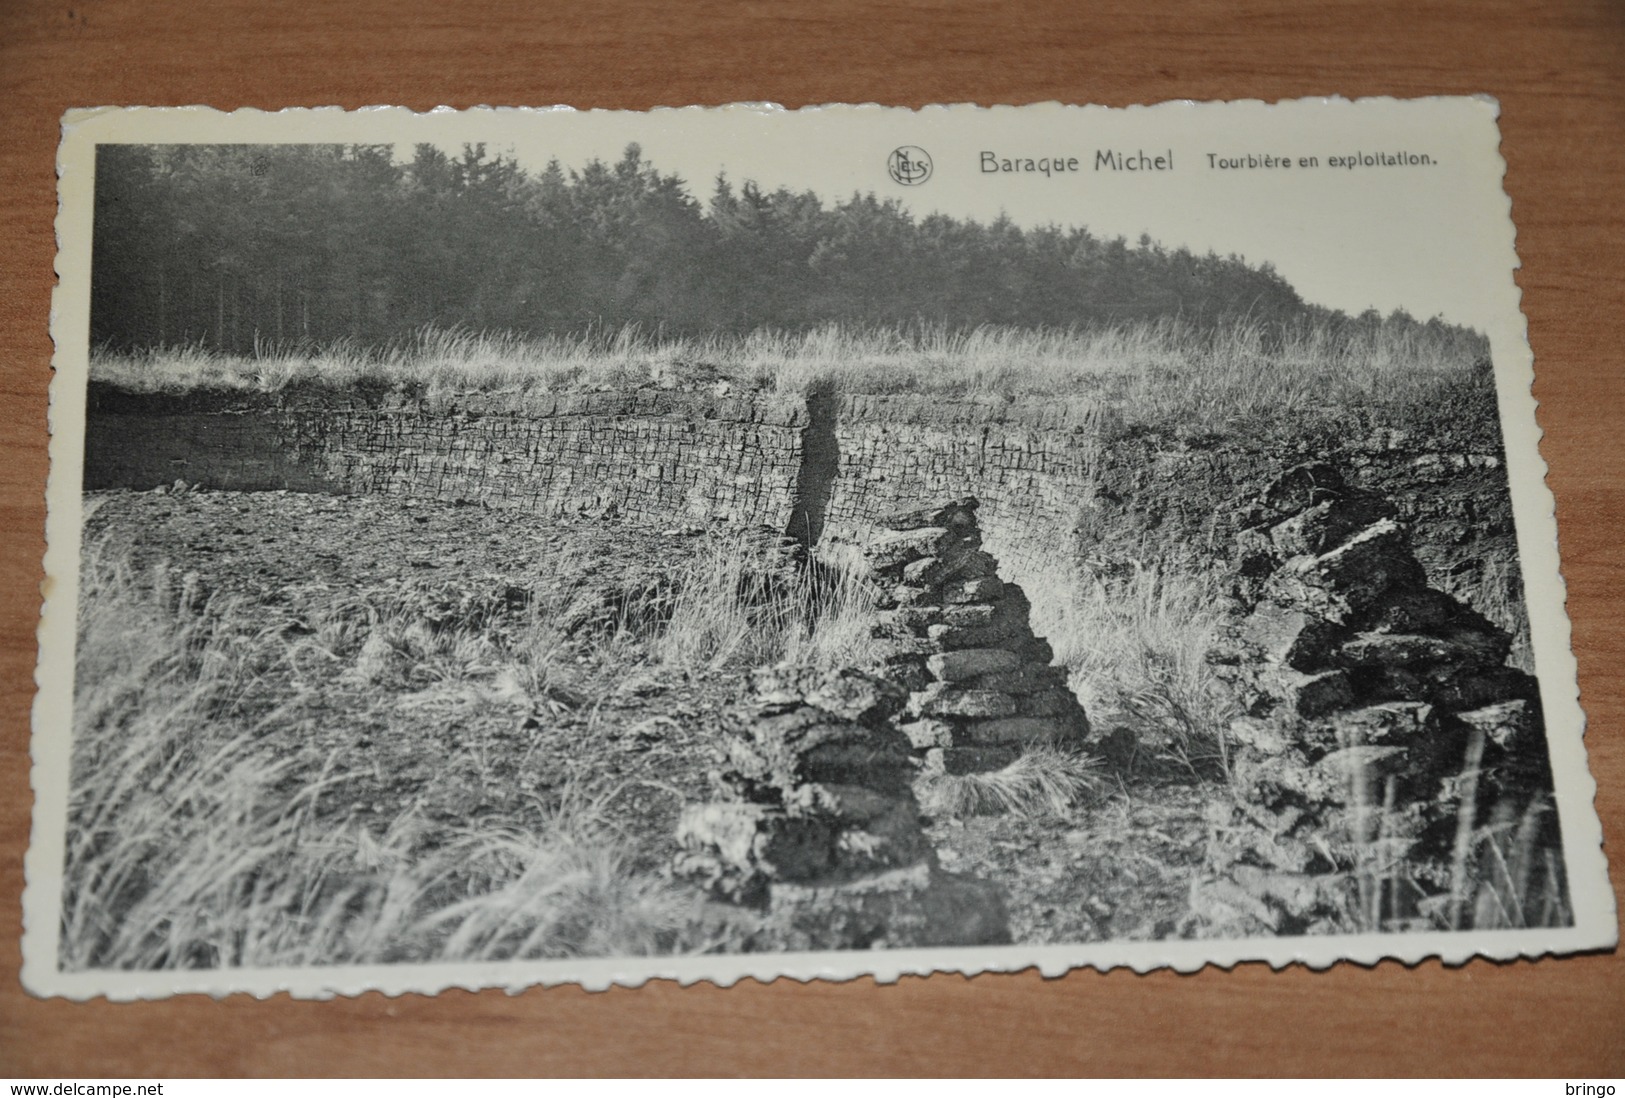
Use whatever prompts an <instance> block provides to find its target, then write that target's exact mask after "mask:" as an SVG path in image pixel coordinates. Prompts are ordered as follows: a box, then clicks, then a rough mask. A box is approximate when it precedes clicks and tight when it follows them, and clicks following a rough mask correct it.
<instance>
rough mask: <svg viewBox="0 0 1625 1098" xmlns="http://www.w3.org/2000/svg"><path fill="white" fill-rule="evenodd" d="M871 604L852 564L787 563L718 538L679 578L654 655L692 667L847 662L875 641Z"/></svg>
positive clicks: (824, 667)
mask: <svg viewBox="0 0 1625 1098" xmlns="http://www.w3.org/2000/svg"><path fill="white" fill-rule="evenodd" d="M873 610H874V602H873V594H872V592H871V591H870V588H869V585H868V584H867V582H866V581H865V579H864V576H863V573H862V572H861V571H860V570H859V569H858V568H857V567H856V566H854V565H847V566H834V565H828V564H820V565H814V566H811V567H806V568H803V567H785V566H779V565H776V563H774V562H772V561H771V560H770V558H769V557H768V556H767V555H766V554H765V553H763V552H760V551H756V550H753V549H752V547H751V546H750V545H749V544H748V543H732V544H717V545H715V546H713V547H712V548H711V550H710V551H709V552H707V553H705V554H702V555H701V556H700V557H699V558H698V559H697V560H696V561H695V562H694V563H693V564H691V565H690V566H689V568H688V569H687V570H686V572H685V573H684V575H683V576H682V577H680V578H679V579H678V581H677V583H676V593H675V595H674V598H673V604H672V609H671V614H670V617H669V618H668V619H667V620H666V621H665V623H664V625H663V628H662V630H661V632H660V635H659V638H658V639H657V640H656V642H655V655H656V658H658V659H659V660H660V661H661V662H662V663H664V664H665V665H666V666H669V667H679V668H683V669H685V670H690V671H696V670H707V671H718V670H721V669H723V668H725V667H739V668H744V667H755V666H762V665H773V664H779V663H790V664H793V665H795V666H799V667H809V668H813V669H816V670H820V671H830V670H835V669H837V668H841V667H850V666H854V665H857V664H861V663H863V662H865V658H866V656H867V654H868V650H869V649H870V648H872V646H873V645H874V643H875V641H874V640H873V637H872V636H871V629H870V626H871V624H872V622H873Z"/></svg>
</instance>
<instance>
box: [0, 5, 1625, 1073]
mask: <svg viewBox="0 0 1625 1098" xmlns="http://www.w3.org/2000/svg"><path fill="white" fill-rule="evenodd" d="M1474 92H1487V93H1490V94H1492V95H1494V96H1496V97H1497V98H1499V100H1500V101H1501V105H1502V134H1503V145H1502V148H1503V152H1504V154H1505V156H1506V159H1507V164H1508V171H1507V178H1506V187H1507V190H1508V192H1509V193H1510V194H1511V196H1512V202H1513V213H1514V217H1515V219H1516V221H1517V226H1518V251H1519V253H1520V254H1521V256H1522V258H1523V264H1524V266H1523V270H1522V271H1521V272H1520V274H1519V276H1518V281H1519V283H1520V285H1521V286H1522V287H1523V292H1524V310H1525V312H1526V314H1527V315H1528V318H1529V331H1530V340H1531V343H1532V344H1533V346H1534V351H1535V359H1536V372H1537V380H1536V383H1535V395H1536V396H1537V397H1538V398H1539V400H1540V424H1541V426H1542V427H1543V428H1544V430H1545V432H1546V436H1545V440H1544V442H1543V444H1542V449H1543V452H1544V454H1545V457H1546V460H1547V461H1548V462H1549V463H1550V466H1551V473H1550V483H1551V487H1552V489H1553V491H1554V492H1555V494H1556V496H1557V508H1558V524H1559V531H1560V537H1561V545H1562V558H1563V570H1564V574H1565V576H1566V578H1567V580H1568V585H1569V613H1570V616H1571V617H1572V618H1573V622H1574V646H1575V651H1576V654H1577V655H1578V657H1579V662H1580V685H1581V691H1582V701H1583V703H1584V705H1585V708H1586V710H1587V713H1588V715H1589V719H1590V732H1589V734H1588V736H1587V746H1588V748H1589V750H1590V754H1591V767H1592V772H1593V773H1594V774H1595V775H1596V777H1597V779H1598V782H1599V783H1600V785H1601V792H1600V793H1599V794H1598V797H1597V807H1598V810H1599V811H1600V812H1601V814H1602V818H1603V824H1604V828H1605V830H1606V833H1607V839H1608V843H1609V845H1610V848H1611V849H1612V850H1613V851H1615V852H1616V854H1615V860H1616V863H1617V862H1618V861H1619V856H1618V854H1617V852H1618V851H1619V850H1620V849H1621V847H1622V844H1625V729H1622V724H1625V685H1622V683H1625V679H1622V676H1621V674H1620V670H1619V669H1620V668H1621V667H1622V666H1625V550H1622V548H1621V537H1620V534H1621V529H1622V521H1625V444H1622V442H1621V437H1620V435H1621V431H1622V429H1625V371H1622V368H1621V364H1622V354H1621V342H1622V340H1625V261H1622V258H1621V257H1622V254H1625V231H1622V226H1625V212H1622V211H1625V185H1622V179H1625V140H1622V139H1621V138H1622V136H1625V4H1621V3H1620V2H1619V0H1555V2H1552V3H1548V4H1544V5H1535V4H1528V5H1519V4H1512V3H1506V2H1501V0H1450V2H1434V0H1383V2H1380V3H1368V4H1356V3H1351V2H1348V0H1323V2H1321V3H1316V4H1307V3H1303V2H1301V0H1251V2H1246V3H1239V4H1235V5H1224V4H1220V3H1216V2H1211V0H1186V2H1181V3H1170V4H1161V5H1146V4H1144V3H1143V2H1142V0H1106V2H1096V3H1089V4H1085V3H1069V2H1064V0H1061V2H1049V0H1013V2H1010V3H973V2H970V0H891V2H890V3H887V4H862V3H857V2H855V0H830V2H825V3H804V4H795V3H766V2H762V0H743V2H732V0H700V2H695V3H690V4H686V5H684V4H672V5H662V4H658V3H654V2H650V0H616V2H596V0H582V2H578V3H572V4H548V3H539V2H534V0H531V2H520V0H508V2H503V0H473V2H466V0H465V2H463V3H448V2H445V0H432V2H425V0H409V2H404V3H400V2H394V3H384V2H380V0H347V2H346V3H343V4H331V5H325V4H319V3H315V2H305V0H289V2H286V3H266V2H264V0H224V2H210V3H203V4H200V3H196V2H192V0H151V2H148V3H141V4H136V3H130V2H117V0H65V2H64V3H45V2H43V0H0V95H3V98H0V118H3V119H4V122H5V124H4V126H3V127H0V137H3V143H0V386H3V400H0V528H3V529H4V531H5V533H4V540H3V542H0V568H3V573H0V575H3V580H0V967H3V969H4V972H3V974H0V1076H5V1075H17V1076H23V1077H27V1076H30V1075H35V1076H40V1077H44V1076H52V1077H55V1078H64V1077H73V1076H92V1075H125V1076H172V1075H173V1076H184V1075H195V1074H218V1075H233V1074H254V1075H279V1074H293V1075H330V1074H350V1075H354V1074H368V1075H371V1074H422V1075H429V1074H466V1075H482V1074H502V1075H531V1074H571V1075H575V1074H605V1073H608V1074H629V1073H633V1074H643V1073H660V1074H673V1073H675V1074H694V1073H701V1074H854V1073H861V1074H885V1075H892V1074H910V1075H912V1074H937V1073H953V1074H992V1073H1000V1074H1087V1075H1120V1074H1163V1073H1170V1074H1198V1075H1206V1074H1306V1075H1320V1074H1336V1075H1366V1074H1417V1075H1436V1074H1443V1075H1462V1074H1479V1073H1485V1074H1513V1075H1526V1074H1533V1075H1547V1076H1564V1077H1568V1078H1571V1079H1583V1078H1586V1077H1591V1078H1595V1077H1597V1076H1598V1075H1612V1076H1620V1075H1625V979H1622V977H1625V959H1622V958H1621V957H1620V956H1619V955H1618V954H1617V953H1615V954H1611V955H1594V956H1584V957H1570V958H1564V959H1546V960H1542V961H1539V962H1534V963H1530V962H1523V963H1516V964H1505V965H1497V964H1490V963H1486V962H1475V963H1472V964H1468V965H1466V966H1464V967H1461V968H1453V969H1451V968H1445V967H1443V966H1441V965H1439V964H1437V963H1427V964H1422V965H1419V966H1416V967H1415V968H1406V967H1404V966H1402V965H1399V964H1394V963H1387V964H1382V965H1378V966H1376V967H1375V968H1370V969H1366V968H1360V967H1356V966H1351V965H1343V966H1339V967H1337V968H1334V969H1332V970H1329V971H1326V972H1321V973H1315V972H1309V971H1304V970H1301V969H1292V970H1287V971H1283V972H1272V971H1270V970H1269V969H1268V968H1266V967H1264V966H1262V965H1242V966H1239V967H1238V968H1237V969H1235V970H1234V971H1230V972H1224V971H1218V970H1208V971H1204V972H1202V973H1199V974H1197V975H1193V976H1179V975H1174V974H1171V973H1155V974H1152V975H1148V976H1138V975H1135V974H1133V973H1132V972H1122V971H1120V972H1112V973H1109V974H1104V975H1102V974H1100V973H1096V972H1092V971H1086V972H1075V973H1073V974H1071V975H1069V976H1067V977H1065V978H1064V979H1055V980H1045V979H1042V978H1040V977H1038V976H1036V975H1033V974H1030V973H1029V974H1021V975H1014V976H981V977H977V978H974V979H964V978H961V977H958V976H938V977H933V978H930V979H911V980H905V981H904V982H903V983H901V984H900V985H897V986H891V987H877V986H875V985H874V984H873V983H872V982H869V981H857V982H854V983H849V984H843V985H833V984H823V983H820V984H813V985H810V986H806V985H800V984H792V983H786V982H784V981H780V982H779V983H776V984H773V985H768V986H763V985H760V984H749V985H745V986H740V987H735V988H732V989H727V990H720V989H717V988H714V987H709V986H706V987H696V988H686V989H684V988H678V987H676V986H673V985H669V984H660V985H653V986H649V987H645V988H642V989H640V990H635V991H629V990H615V991H610V992H606V993H601V994H587V993H584V992H581V991H579V990H574V989H569V988H564V989H554V990H545V991H544V990H532V991H529V992H526V993H525V994H522V995H519V996H514V997H510V996H508V995H505V994H503V993H501V992H494V991H493V992H486V993H483V994H478V995H473V994H468V993H464V992H448V993H446V994H444V995H440V996H438V997H436V998H424V997H421V996H407V997H404V998H401V999H396V1000H391V999H387V998H385V997H383V996H381V995H366V996H362V997H361V998H358V999H347V1000H342V1001H338V1002H328V1003H316V1002H294V1001H290V1000H288V999H287V998H286V997H279V998H274V999H271V1000H269V1001H263V1002H262V1001H257V1000H252V999H249V998H246V997H243V996H238V997H235V998H231V999H227V1000H225V1001H219V1002H217V1001H214V1000H210V999H206V998H202V997H198V996H188V997H183V998H180V999H176V1000H172V1001H169V1002H164V1003H137V1004H125V1005H112V1004H108V1003H105V1002H92V1003H83V1004H75V1003H69V1002H63V1001H39V1000H36V999H33V998H32V997H30V996H29V995H27V994H26V993H25V992H24V991H23V990H22V989H21V986H20V985H19V984H18V982H17V976H16V974H17V969H18V966H19V963H20V956H19V946H18V941H19V934H20V908H19V904H18V897H19V896H20V894H21V890H22V858H23V851H24V849H25V847H26V845H27V841H28V829H29V812H30V806H31V803H32V797H31V793H30V790H29V785H28V707H29V704H30V701H31V698H32V696H33V681H32V673H33V667H34V655H35V649H34V626H35V619H36V615H37V613H38V607H39V594H38V590H39V587H38V585H39V582H40V578H41V569H40V558H41V553H42V552H43V546H44V542H43V533H42V531H43V522H44V505H43V495H42V493H43V491H44V486H45V473H46V456H45V443H46V429H45V413H46V386H47V383H48V381H49V378H50V367H49V363H50V356H51V342H50V339H49V338H48V336H47V323H48V316H49V309H50V292H51V286H52V283H53V281H54V276H53V274H52V267H51V263H52V256H53V251H54V244H53V239H52V218H53V216H54V213H55V205H56V196H55V180H54V174H53V158H54V156H55V151H56V143H57V135H58V118H59V116H60V115H61V113H62V111H63V110H64V109H65V108H68V107H76V106H97V105H101V104H158V105H174V104H188V103H206V104H210V105H213V106H216V107H222V108H233V107H241V106H248V107H260V108H267V109H270V108H277V107H282V106H300V105H303V106H321V105H328V104H338V105H342V106H347V107H359V106H363V105H366V104H373V103H398V104H403V105H406V106H410V107H415V108H418V109H424V108H428V107H433V106H436V105H439V104H449V105H452V106H471V105H474V104H481V103H488V104H528V105H538V104H552V103H568V104H572V105H575V106H581V107H589V106H601V107H623V108H647V107H653V106H657V105H661V104H684V103H726V102H730V101H736V100H773V101H776V102H779V103H783V104H785V105H787V106H800V105H804V104H809V103H820V102H833V101H858V102H863V101H878V102H882V103H894V104H905V105H920V104H925V103H931V102H944V101H946V102H964V101H974V102H980V103H1021V102H1029V101H1035V100H1046V99H1059V100H1064V101H1068V102H1079V103H1104V104H1111V105H1124V104H1130V103H1144V102H1156V101H1159V100H1165V99H1176V98H1189V99H1237V98H1256V99H1265V100H1274V99H1280V98H1291V97H1297V96H1304V95H1327V94H1337V95H1343V96H1350V97H1355V96H1366V95H1395V96H1419V95H1430V94H1435V93H1454V94H1459V93H1474ZM1614 880H1615V888H1616V892H1617V891H1618V889H1619V883H1620V881H1621V880H1625V874H1621V873H1620V872H1619V871H1618V870H1617V869H1616V872H1615V877H1614Z"/></svg>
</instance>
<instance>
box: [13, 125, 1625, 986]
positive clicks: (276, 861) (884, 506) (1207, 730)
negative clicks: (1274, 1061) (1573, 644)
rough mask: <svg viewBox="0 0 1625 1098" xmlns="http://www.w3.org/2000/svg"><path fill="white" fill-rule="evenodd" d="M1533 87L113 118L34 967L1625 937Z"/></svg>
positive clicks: (956, 957) (83, 346) (64, 379)
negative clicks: (1549, 461) (1587, 685)
mask: <svg viewBox="0 0 1625 1098" xmlns="http://www.w3.org/2000/svg"><path fill="white" fill-rule="evenodd" d="M1496 114H1497V108H1496V105H1495V104H1494V102H1493V101H1490V100H1488V99H1468V98H1458V99H1431V100H1419V101H1408V102H1407V101H1395V100H1367V101H1360V102H1349V101H1344V100H1304V101H1298V102H1285V103H1279V104H1273V105H1271V104H1265V103H1259V102H1243V103H1206V104H1199V103H1189V102H1181V103H1167V104H1163V105H1161V106H1156V107H1149V108H1134V109H1128V110H1112V109H1105V108H1096V107H1070V106H1062V105H1059V104H1041V105H1035V106H1029V107H995V108H991V109H983V108H977V107H973V106H953V107H931V108H927V109H924V110H907V109H897V108H884V107H877V106H872V105H871V106H831V107H822V108H817V109H808V110H799V111H786V110H783V109H780V108H777V107H774V106H772V105H763V104H743V105H736V106H731V107H723V108H715V109H702V108H686V109H671V110H657V111H653V112H650V113H632V112H599V111H587V112H582V111H575V110H570V109H565V108H555V109H538V110H508V109H505V110H491V109H482V110H475V111H466V112H456V111H449V110H444V111H435V112H430V113H428V114H414V113H412V112H410V111H406V110H398V109H388V108H379V109H371V110H365V111H357V112H349V113H346V112H344V111H340V110H336V109H334V110H291V111H284V112H280V113H265V112H260V111H246V110H245V111H239V112H235V113H221V112H217V111H212V110H207V109H203V108H187V109H174V110H167V109H111V108H110V109H100V110H82V111H75V112H72V113H70V114H69V115H68V116H67V118H66V119H65V123H64V133H63V141H62V146H61V152H60V162H59V166H60V173H61V184H60V187H61V190H60V193H61V207H60V217H59V221H58V226H57V227H58V235H59V241H60V252H59V256H58V261H57V269H58V273H59V274H60V278H61V282H60V287H59V289H58V290H57V292H56V298H55V308H54V310H53V317H52V331H53V334H54V336H55V339H56V359H55V368H56V374H55V378H54V381H53V384H52V390H51V432H52V438H51V473H50V487H49V495H50V512H49V519H48V535H49V549H48V554H47V560H46V565H47V573H48V580H47V584H46V598H45V607H44V616H43V621H42V624H41V626H40V662H39V671H38V682H39V694H38V699H37V703H36V705H35V708H34V731H33V736H34V740H33V753H34V763H35V769H34V790H35V796H36V804H35V811H34V831H33V840H32V845H31V847H30V850H29V854H28V863H27V869H28V884H27V893H26V897H25V914H26V931H25V939H24V956H25V965H24V970H23V979H24V982H25V984H26V985H27V987H28V988H29V989H30V990H32V991H33V992H35V993H36V994H40V995H63V996H68V997H72V998H84V997H88V996H100V995H105V996H108V997H110V998H115V999H127V998H150V997H163V996H167V995H171V994H174V993H178V992H204V993H210V994H225V993H229V992H236V991H242V992H249V993H253V994H258V995H266V994H270V993H273V992H277V991H283V990H286V991H289V992H291V993H293V994H295V995H300V996H329V995H336V994H353V993H358V992H361V991H364V990H367V989H380V990H383V991H385V992H390V993H399V992H405V991H415V992H424V993H433V992H436V991H438V990H440V989H442V988H446V987H467V988H479V987H491V986H499V987H507V988H513V989H518V988H522V987H525V986H529V985H533V984H553V983H560V982H576V983H580V984H582V985H585V986H587V987H592V988H601V987H606V986H609V985H611V984H616V983H619V984H628V985H631V984H638V983H641V982H643V981H645V980H649V979H653V978H671V979H676V980H680V981H684V982H692V981H697V980H710V981H715V982H717V983H719V984H728V983H731V982H733V981H735V980H738V979H740V978H742V977H747V976H749V977H755V978H760V979H771V978H774V977H778V976H789V977H792V978H797V979H809V978H830V979H842V978H850V977H853V976H858V975H864V974H869V975H873V976H875V977H877V978H879V979H882V980H890V979H895V978H897V977H898V976H899V975H900V974H904V973H927V972H932V971H955V972H965V973H974V972H982V971H1011V970H1017V969H1023V968H1037V969H1039V970H1041V971H1042V972H1045V973H1049V974H1058V973H1062V972H1065V971H1066V970H1068V969H1069V968H1072V967H1076V966H1083V965H1089V966H1095V967H1098V968H1108V967H1112V966H1119V965H1126V966H1132V967H1133V968H1135V969H1139V970H1145V969H1149V968H1155V967H1162V966H1171V967H1174V968H1177V969H1180V970H1192V969H1196V968H1200V967H1201V966H1203V965H1206V964H1210V963H1211V964H1221V965H1229V964H1232V963H1235V962H1237V961H1248V960H1255V961H1264V962H1268V963H1270V964H1272V965H1285V964H1290V963H1304V964H1308V965H1312V966H1325V965H1328V964H1332V963H1334V962H1337V961H1339V960H1351V961H1357V962H1374V961H1377V960H1379V959H1382V958H1389V957H1392V958H1401V959H1404V960H1408V961H1414V960H1418V959H1421V958H1424V957H1442V958H1444V959H1446V960H1448V961H1456V962H1459V961H1462V960H1465V959H1467V958H1469V957H1473V956H1488V957H1495V958H1514V957H1534V956H1539V955H1543V954H1550V953H1568V952H1574V951H1578V950H1586V949H1599V948H1607V947H1609V946H1611V945H1612V944H1613V943H1614V942H1615V941H1616V938H1617V922H1616V914H1615V911H1614V905H1613V898H1612V893H1611V891H1610V889H1609V885H1608V879H1607V869H1606V864H1605V861H1604V856H1603V851H1602V849H1601V841H1602V832H1601V828H1600V827H1599V824H1598V819H1597V816H1596V814H1595V812H1594V810H1593V807H1592V798H1593V793H1594V786H1593V783H1592V780H1591V777H1590V776H1589V774H1588V773H1587V769H1586V760H1585V750H1584V746H1583V740H1582V734H1583V729H1584V718H1583V716H1582V714H1581V710H1580V707H1579V703H1578V691H1577V687H1576V672H1575V662H1574V659H1573V656H1572V655H1571V652H1570V649H1569V624H1568V619H1567V617H1566V616H1565V612H1564V589H1563V582H1562V579H1561V577H1560V574H1559V569H1558V554H1557V547H1556V546H1557V541H1556V533H1557V531H1556V527H1555V523H1554V519H1553V505H1552V497H1551V495H1550V493H1549V492H1548V491H1547V488H1546V485H1545V480H1544V474H1545V465H1544V463H1543V462H1542V460H1541V457H1540V454H1539V451H1538V449H1537V439H1538V431H1537V429H1536V425H1535V415H1534V402H1533V400H1532V398H1531V395H1530V384H1531V381H1532V379H1533V370H1532V362H1531V355H1530V351H1529V347H1528V345H1527V343H1526V341H1525V325H1524V321H1523V318H1522V316H1521V315H1520V312H1519V304H1518V290H1517V287H1516V285H1515V283H1514V281H1513V270H1514V268H1515V267H1516V266H1517V257H1516V254H1515V252H1514V247H1513V240H1514V234H1513V226H1512V221H1511V219H1510V207H1509V203H1508V200H1507V197H1506V195H1505V193H1504V192H1503V190H1502V185H1501V178H1502V172H1503V162H1502V159H1501V156H1500V153H1499V136H1498V132H1497V125H1496Z"/></svg>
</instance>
